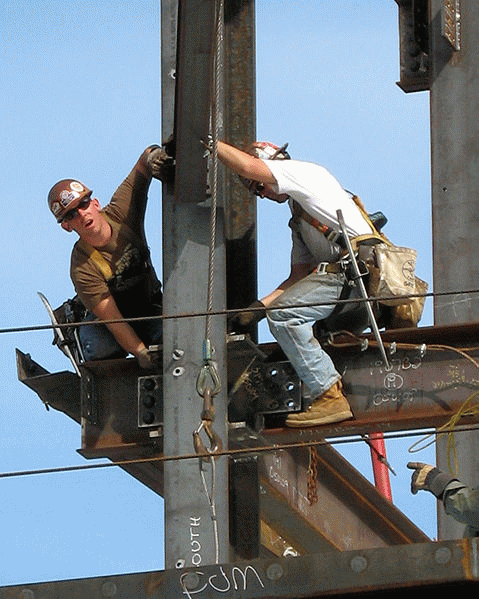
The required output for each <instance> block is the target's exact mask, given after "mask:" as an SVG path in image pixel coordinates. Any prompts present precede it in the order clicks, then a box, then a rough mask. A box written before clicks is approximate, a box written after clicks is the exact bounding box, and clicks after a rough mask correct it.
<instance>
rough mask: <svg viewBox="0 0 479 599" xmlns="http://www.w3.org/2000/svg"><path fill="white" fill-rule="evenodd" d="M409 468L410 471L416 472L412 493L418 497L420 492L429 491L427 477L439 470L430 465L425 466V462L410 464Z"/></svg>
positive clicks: (412, 478) (412, 483)
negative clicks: (417, 494)
mask: <svg viewBox="0 0 479 599" xmlns="http://www.w3.org/2000/svg"><path fill="white" fill-rule="evenodd" d="M407 467H408V468H409V469H410V470H414V472H413V473H412V477H411V493H412V494H413V495H416V493H417V492H418V491H420V490H423V491H429V490H430V489H429V487H428V486H427V482H426V481H427V475H428V474H429V473H430V472H432V471H433V470H437V468H435V467H434V466H431V465H430V464H424V463H423V462H409V463H408V465H407Z"/></svg>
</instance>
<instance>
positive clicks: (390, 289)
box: [352, 196, 428, 328]
mask: <svg viewBox="0 0 479 599" xmlns="http://www.w3.org/2000/svg"><path fill="white" fill-rule="evenodd" d="M354 200H355V202H356V204H357V205H358V207H359V208H360V210H361V212H362V213H363V216H364V218H365V219H366V220H367V221H368V223H369V225H370V227H371V230H372V234H371V235H362V236H359V237H356V238H355V239H353V240H352V245H353V247H354V248H355V249H357V252H358V259H361V260H364V262H365V263H366V265H367V268H368V271H369V282H368V295H369V297H374V298H376V299H377V301H378V303H379V304H380V305H383V306H387V307H388V308H389V314H390V316H389V322H388V324H387V326H386V328H407V327H415V326H417V323H418V322H419V320H420V319H421V316H422V313H423V310H424V304H425V301H426V298H425V294H426V293H427V289H428V285H427V283H426V282H425V281H423V280H422V279H420V278H419V277H418V276H416V274H415V271H416V260H417V252H416V250H414V249H411V248H407V247H399V246H395V245H394V244H392V243H391V242H390V241H389V240H388V239H387V237H386V236H385V235H384V234H382V233H378V231H377V230H376V229H375V227H374V225H373V224H372V223H371V221H370V219H369V217H368V215H367V212H366V210H365V209H364V206H363V205H362V202H361V200H360V199H359V198H358V197H357V196H354ZM416 294H417V295H419V296H420V297H417V296H416V297H414V296H415V295H416Z"/></svg>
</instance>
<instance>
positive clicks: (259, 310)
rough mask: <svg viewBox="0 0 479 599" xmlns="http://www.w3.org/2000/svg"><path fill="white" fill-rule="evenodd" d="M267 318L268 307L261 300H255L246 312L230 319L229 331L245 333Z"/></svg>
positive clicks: (234, 315)
mask: <svg viewBox="0 0 479 599" xmlns="http://www.w3.org/2000/svg"><path fill="white" fill-rule="evenodd" d="M265 317H266V307H265V305H264V304H263V302H262V301H260V300H255V301H254V302H253V303H252V304H250V306H248V308H247V309H246V310H245V311H244V312H239V313H237V314H233V315H232V316H230V317H228V331H230V332H232V333H244V332H247V330H248V329H249V328H250V327H252V326H254V325H255V324H258V322H260V321H261V320H263V318H265Z"/></svg>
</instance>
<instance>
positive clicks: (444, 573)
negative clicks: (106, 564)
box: [0, 539, 479, 599]
mask: <svg viewBox="0 0 479 599" xmlns="http://www.w3.org/2000/svg"><path fill="white" fill-rule="evenodd" d="M478 556H479V547H478V540H477V539H462V540H459V541H444V542H440V543H425V544H416V545H405V546H397V547H387V548H379V549H368V550H362V551H345V552H343V553H337V552H325V553H317V554H315V555H309V556H306V557H284V558H278V557H270V558H266V559H256V560H250V561H244V562H240V563H223V564H218V565H212V566H204V567H202V568H185V569H180V570H165V571H158V572H145V573H136V574H124V575H117V576H107V577H98V578H85V579H77V580H64V581H58V582H47V583H35V584H28V583H27V584H22V585H16V586H10V587H3V588H0V599H18V598H19V597H22V598H27V597H28V598H31V599H35V598H36V597H41V598H42V599H67V598H70V597H114V598H115V599H131V597H135V599H159V598H160V597H185V598H187V599H191V598H193V597H201V598H202V599H218V597H220V596H228V597H229V598H231V599H246V598H248V599H270V598H272V597H274V598H275V599H297V598H298V597H303V598H304V599H316V598H319V597H329V596H338V594H340V595H341V596H343V597H345V596H355V597H362V596H365V597H366V596H368V597H370V596H371V595H373V594H374V593H382V594H384V593H386V592H387V593H393V594H394V593H397V594H398V596H403V595H404V593H408V592H409V593H410V592H413V591H416V592H424V591H429V592H431V593H435V592H437V591H448V590H449V591H451V590H452V589H453V590H454V592H456V593H460V594H461V596H462V597H466V598H468V597H473V596H474V597H475V596H477V592H478V586H477V585H478V581H479V558H478Z"/></svg>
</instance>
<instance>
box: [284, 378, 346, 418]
mask: <svg viewBox="0 0 479 599" xmlns="http://www.w3.org/2000/svg"><path fill="white" fill-rule="evenodd" d="M349 418H353V413H352V412H351V407H350V405H349V403H348V400H347V399H346V397H345V396H344V393H343V385H342V383H341V381H337V382H336V383H334V385H333V386H332V387H330V388H329V389H328V390H327V391H325V392H324V393H323V394H322V395H320V396H319V397H318V398H316V399H315V400H314V401H313V403H312V405H311V406H310V407H309V408H308V409H307V410H306V411H305V412H297V413H293V414H289V415H288V417H287V418H286V426H290V427H293V428H301V427H306V426H320V425H322V424H332V423H333V422H342V421H343V420H348V419H349Z"/></svg>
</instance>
